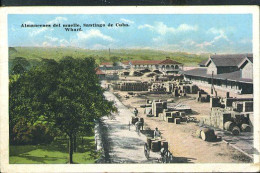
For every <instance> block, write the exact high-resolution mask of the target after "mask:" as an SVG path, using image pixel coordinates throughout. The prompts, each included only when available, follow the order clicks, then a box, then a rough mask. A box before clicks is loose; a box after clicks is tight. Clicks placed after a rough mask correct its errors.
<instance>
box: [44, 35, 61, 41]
mask: <svg viewBox="0 0 260 173" xmlns="http://www.w3.org/2000/svg"><path fill="white" fill-rule="evenodd" d="M45 38H46V39H47V40H49V41H51V42H57V41H58V40H59V39H58V38H56V37H50V36H45Z"/></svg>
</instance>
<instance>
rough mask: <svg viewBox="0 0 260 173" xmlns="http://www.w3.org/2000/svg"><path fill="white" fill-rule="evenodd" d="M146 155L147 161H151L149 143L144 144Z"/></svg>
mask: <svg viewBox="0 0 260 173" xmlns="http://www.w3.org/2000/svg"><path fill="white" fill-rule="evenodd" d="M144 155H145V157H146V158H147V159H149V155H150V148H149V147H148V145H147V143H145V144H144Z"/></svg>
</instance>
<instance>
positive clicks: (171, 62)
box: [159, 59, 181, 64]
mask: <svg viewBox="0 0 260 173" xmlns="http://www.w3.org/2000/svg"><path fill="white" fill-rule="evenodd" d="M159 64H181V63H179V62H177V61H173V60H171V59H166V60H163V61H161V62H160V63H159Z"/></svg>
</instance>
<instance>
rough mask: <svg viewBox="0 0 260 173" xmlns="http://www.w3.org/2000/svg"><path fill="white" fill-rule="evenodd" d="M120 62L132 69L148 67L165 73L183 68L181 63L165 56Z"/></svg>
mask: <svg viewBox="0 0 260 173" xmlns="http://www.w3.org/2000/svg"><path fill="white" fill-rule="evenodd" d="M122 64H124V65H125V66H129V67H130V68H131V69H134V70H144V69H149V70H151V71H154V70H159V71H161V72H165V73H179V71H181V70H182V69H183V64H181V63H179V62H177V61H174V60H171V59H170V58H169V57H167V58H166V59H165V60H132V61H123V62H122Z"/></svg>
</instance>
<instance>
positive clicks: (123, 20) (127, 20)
mask: <svg viewBox="0 0 260 173" xmlns="http://www.w3.org/2000/svg"><path fill="white" fill-rule="evenodd" d="M120 20H121V21H122V22H126V23H129V24H134V23H135V22H134V21H132V20H129V19H124V18H121V19H120Z"/></svg>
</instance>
